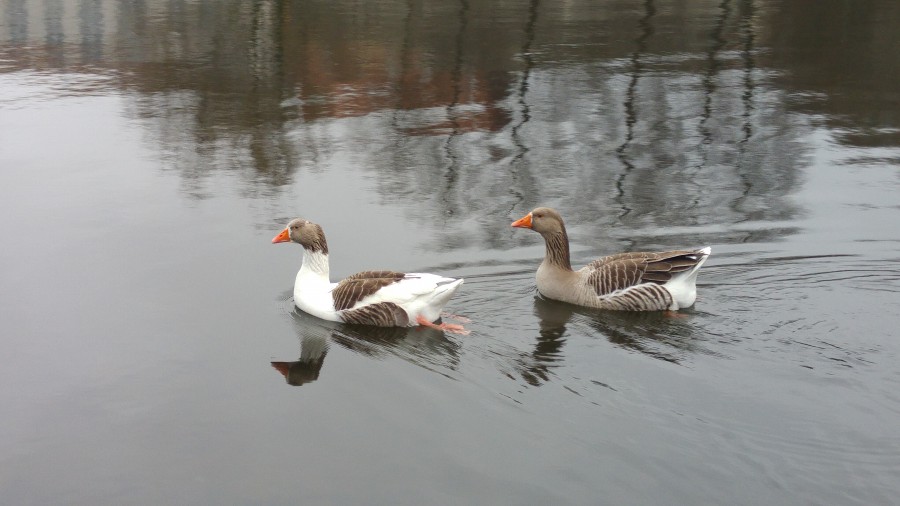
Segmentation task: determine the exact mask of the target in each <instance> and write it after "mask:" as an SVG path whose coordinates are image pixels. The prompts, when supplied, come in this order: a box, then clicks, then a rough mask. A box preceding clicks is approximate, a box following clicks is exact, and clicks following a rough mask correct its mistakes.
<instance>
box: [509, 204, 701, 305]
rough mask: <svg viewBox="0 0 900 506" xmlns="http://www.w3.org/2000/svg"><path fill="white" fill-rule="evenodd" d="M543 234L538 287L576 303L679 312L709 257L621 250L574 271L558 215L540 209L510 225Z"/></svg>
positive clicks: (697, 252)
mask: <svg viewBox="0 0 900 506" xmlns="http://www.w3.org/2000/svg"><path fill="white" fill-rule="evenodd" d="M512 226H513V227H518V228H530V229H532V230H534V231H535V232H538V233H539V234H541V236H543V237H544V242H545V244H546V246H547V249H546V253H545V255H544V261H543V262H541V265H540V267H538V270H537V275H536V281H537V289H538V291H539V292H541V294H542V295H543V296H545V297H547V298H550V299H555V300H561V301H563V302H569V303H572V304H577V305H579V306H588V307H596V308H600V309H615V310H624V311H663V310H673V311H674V310H677V309H680V308H685V307H689V306H691V305H693V304H694V300H696V298H697V286H696V281H697V273H698V271H699V270H700V267H701V266H702V265H703V262H705V261H706V259H707V258H709V254H710V251H711V249H710V248H709V247H706V248H701V249H697V250H680V251H663V252H659V253H619V254H617V255H610V256H607V257H603V258H599V259H597V260H594V261H593V262H591V263H589V264H588V265H586V266H585V267H583V268H581V269H579V270H577V271H573V270H572V264H571V263H569V236H568V235H567V234H566V226H565V224H563V219H562V216H560V215H559V213H558V212H557V211H556V210H554V209H550V208H549V207H539V208H537V209H535V210H533V211H531V212H530V213H528V214H527V215H525V216H523V217H522V218H521V219H519V220H516V221H515V222H513V223H512Z"/></svg>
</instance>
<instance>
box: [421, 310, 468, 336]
mask: <svg viewBox="0 0 900 506" xmlns="http://www.w3.org/2000/svg"><path fill="white" fill-rule="evenodd" d="M416 323H418V324H419V325H421V326H423V327H429V328H433V329H436V330H442V331H445V332H450V333H453V334H460V335H463V336H467V335H469V331H468V330H466V329H465V327H463V326H462V325H457V324H455V323H440V324H438V323H433V322H430V321H428V320H426V319H425V318H423V317H422V315H419V316H417V317H416Z"/></svg>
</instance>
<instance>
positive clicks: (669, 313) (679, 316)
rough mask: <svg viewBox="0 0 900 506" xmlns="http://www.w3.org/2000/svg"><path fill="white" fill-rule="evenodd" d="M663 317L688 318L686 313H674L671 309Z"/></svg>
mask: <svg viewBox="0 0 900 506" xmlns="http://www.w3.org/2000/svg"><path fill="white" fill-rule="evenodd" d="M663 316H665V317H666V318H687V316H688V315H686V314H684V313H679V312H678V311H672V310H671V309H666V310H665V311H663Z"/></svg>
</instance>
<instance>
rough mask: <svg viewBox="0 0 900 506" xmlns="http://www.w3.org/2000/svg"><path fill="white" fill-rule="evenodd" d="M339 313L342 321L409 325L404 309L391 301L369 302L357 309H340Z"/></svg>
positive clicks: (393, 325)
mask: <svg viewBox="0 0 900 506" xmlns="http://www.w3.org/2000/svg"><path fill="white" fill-rule="evenodd" d="M340 314H341V318H342V319H343V320H344V323H355V324H358V325H374V326H376V327H406V326H408V325H409V316H407V314H406V311H404V310H403V308H401V307H400V306H398V305H397V304H394V303H393V302H379V303H378V304H370V305H368V306H363V307H361V308H357V309H350V310H347V311H341V312H340Z"/></svg>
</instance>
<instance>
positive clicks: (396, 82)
mask: <svg viewBox="0 0 900 506" xmlns="http://www.w3.org/2000/svg"><path fill="white" fill-rule="evenodd" d="M360 45H362V46H363V47H362V48H360V47H359V46H360ZM353 46H354V47H352V48H347V47H343V48H342V50H343V51H346V52H350V53H352V54H353V55H354V57H353V58H352V59H351V61H343V62H342V61H341V60H340V59H338V58H339V56H338V55H331V53H330V52H329V51H327V50H326V48H324V47H320V46H319V45H318V44H316V43H314V42H310V43H308V44H307V45H306V46H305V47H304V49H305V52H304V54H303V56H302V57H301V58H297V59H292V60H291V61H289V62H288V61H286V62H285V66H286V70H287V78H288V79H290V80H294V81H295V83H294V85H295V89H297V90H298V97H297V98H299V99H300V101H301V104H302V105H301V106H300V107H301V112H302V115H303V117H304V118H307V119H316V118H323V117H332V118H340V117H353V116H364V115H366V114H370V113H372V112H376V111H380V110H388V109H399V110H416V109H430V108H445V109H448V110H449V114H451V115H452V117H451V118H447V119H444V120H442V121H441V122H439V123H437V124H434V125H427V126H422V127H413V128H409V129H406V131H407V132H408V133H410V134H413V135H435V134H445V133H447V132H451V131H456V132H459V131H474V130H488V131H499V130H501V129H502V128H503V127H504V126H506V125H507V124H508V123H509V121H510V116H509V113H508V112H507V111H506V110H505V109H503V108H502V107H499V106H498V105H497V102H498V101H499V100H502V99H503V98H504V97H505V95H506V94H507V93H508V89H509V78H508V74H507V73H506V72H494V73H490V74H493V75H489V73H487V72H485V71H484V70H482V69H470V68H466V67H463V68H460V69H457V70H455V71H451V70H447V69H434V68H430V67H429V64H433V63H432V62H430V58H423V57H421V55H414V56H407V57H405V58H403V61H402V62H399V66H400V68H399V69H398V70H399V74H398V73H397V72H396V71H395V72H391V71H390V69H397V67H398V62H397V61H396V59H392V58H391V56H392V55H391V54H390V53H389V51H387V50H386V49H384V48H382V47H379V46H377V45H363V44H359V45H357V44H354V45H353ZM332 49H333V48H332ZM328 56H331V58H329V57H328ZM455 108H462V109H464V110H463V111H455V110H454V109H455Z"/></svg>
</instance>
